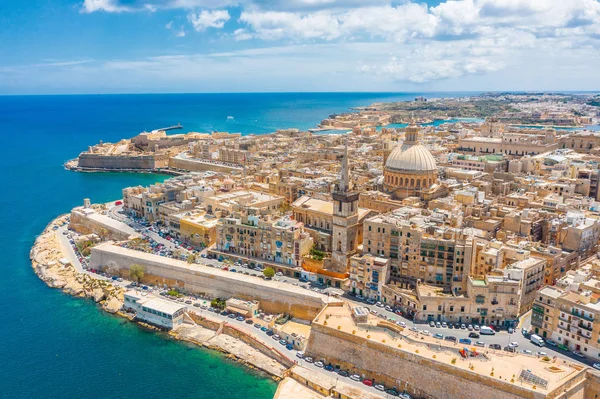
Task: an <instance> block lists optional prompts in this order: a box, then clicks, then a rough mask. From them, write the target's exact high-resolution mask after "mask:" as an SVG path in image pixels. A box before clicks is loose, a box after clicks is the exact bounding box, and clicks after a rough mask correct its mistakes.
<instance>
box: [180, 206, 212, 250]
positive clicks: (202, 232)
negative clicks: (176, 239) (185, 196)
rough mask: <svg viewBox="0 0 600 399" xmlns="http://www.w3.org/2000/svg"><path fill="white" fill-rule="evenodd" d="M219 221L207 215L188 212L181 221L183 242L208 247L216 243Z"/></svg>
mask: <svg viewBox="0 0 600 399" xmlns="http://www.w3.org/2000/svg"><path fill="white" fill-rule="evenodd" d="M218 221H219V219H218V218H216V217H214V216H211V215H207V214H205V213H195V214H190V213H189V212H186V213H185V214H184V215H182V217H181V218H180V220H179V226H180V227H179V229H180V234H181V241H183V242H184V243H186V244H189V245H192V246H203V247H208V246H210V245H212V244H214V242H215V241H216V236H217V223H218Z"/></svg>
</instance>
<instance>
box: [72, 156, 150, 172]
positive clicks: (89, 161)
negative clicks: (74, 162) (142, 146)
mask: <svg viewBox="0 0 600 399" xmlns="http://www.w3.org/2000/svg"><path fill="white" fill-rule="evenodd" d="M78 167H79V168H83V169H111V170H112V169H115V170H119V169H144V170H146V169H147V170H152V169H154V168H155V162H154V155H135V156H128V155H102V154H90V153H82V154H80V155H79V162H78Z"/></svg>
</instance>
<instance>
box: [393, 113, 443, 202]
mask: <svg viewBox="0 0 600 399" xmlns="http://www.w3.org/2000/svg"><path fill="white" fill-rule="evenodd" d="M383 176H384V183H383V184H384V189H385V191H387V192H389V193H390V194H392V197H393V198H394V199H400V200H401V199H404V198H407V197H419V198H421V199H424V200H430V199H433V198H437V197H440V196H442V195H443V193H442V192H440V191H441V190H440V185H439V184H437V166H436V161H435V158H434V157H433V155H431V152H429V150H428V149H427V148H425V147H424V146H423V145H421V143H420V141H419V128H418V127H417V126H416V125H415V124H414V123H411V124H410V126H407V127H406V132H405V139H404V143H402V145H400V146H397V147H396V148H394V150H393V151H392V152H391V154H390V155H389V156H388V158H387V160H386V162H385V168H384V171H383Z"/></svg>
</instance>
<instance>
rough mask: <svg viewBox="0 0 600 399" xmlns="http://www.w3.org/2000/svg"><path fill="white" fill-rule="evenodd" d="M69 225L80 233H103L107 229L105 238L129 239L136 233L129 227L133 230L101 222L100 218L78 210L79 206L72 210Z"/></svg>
mask: <svg viewBox="0 0 600 399" xmlns="http://www.w3.org/2000/svg"><path fill="white" fill-rule="evenodd" d="M69 227H70V228H71V229H73V230H75V231H76V232H78V233H80V234H92V233H96V234H99V235H102V234H101V233H100V232H102V231H105V232H106V237H104V238H110V239H113V240H118V241H121V240H127V239H129V237H131V235H132V234H135V231H133V229H128V230H131V231H126V230H121V229H118V228H116V227H115V226H113V225H110V224H108V223H101V222H100V221H98V220H94V219H91V218H89V217H86V216H85V215H84V214H83V213H81V212H79V211H77V208H74V209H73V210H72V211H71V215H70V221H69ZM127 227H128V226H127Z"/></svg>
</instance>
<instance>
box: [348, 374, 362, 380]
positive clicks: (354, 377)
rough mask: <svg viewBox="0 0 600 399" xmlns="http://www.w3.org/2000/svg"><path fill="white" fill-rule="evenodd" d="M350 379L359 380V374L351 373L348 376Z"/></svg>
mask: <svg viewBox="0 0 600 399" xmlns="http://www.w3.org/2000/svg"><path fill="white" fill-rule="evenodd" d="M350 379H351V380H352V381H360V375H358V374H352V375H351V376H350Z"/></svg>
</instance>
